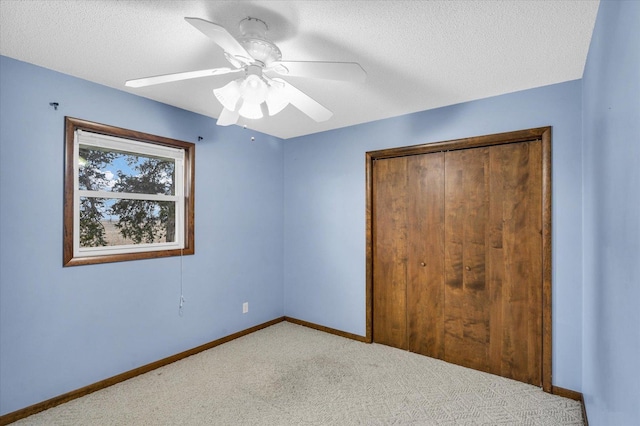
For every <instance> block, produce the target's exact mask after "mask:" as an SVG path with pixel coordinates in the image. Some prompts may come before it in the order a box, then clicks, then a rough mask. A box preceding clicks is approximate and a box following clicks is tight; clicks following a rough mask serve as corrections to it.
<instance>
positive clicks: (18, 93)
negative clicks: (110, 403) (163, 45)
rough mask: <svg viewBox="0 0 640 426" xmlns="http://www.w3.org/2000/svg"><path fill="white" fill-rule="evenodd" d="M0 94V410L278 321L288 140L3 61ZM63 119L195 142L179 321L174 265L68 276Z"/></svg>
mask: <svg viewBox="0 0 640 426" xmlns="http://www.w3.org/2000/svg"><path fill="white" fill-rule="evenodd" d="M0 93H1V96H0V111H1V114H0V327H1V328H0V347H1V348H2V350H1V352H0V414H6V413H7V412H11V411H14V410H17V409H20V408H23V407H25V406H28V405H31V404H34V403H37V402H41V401H43V400H46V399H48V398H51V397H54V396H57V395H60V394H62V393H65V392H68V391H71V390H74V389H77V388H80V387H83V386H85V385H88V384H91V383H94V382H96V381H99V380H102V379H105V378H107V377H111V376H114V375H116V374H119V373H122V372H124V371H127V370H130V369H133V368H135V367H138V366H140V365H144V364H148V363H150V362H153V361H156V360H158V359H161V358H164V357H167V356H170V355H174V354H176V353H179V352H181V351H184V350H186V349H191V348H193V347H195V346H198V345H200V344H203V343H206V342H209V341H212V340H215V339H217V338H220V337H223V336H227V335H229V334H231V333H234V332H236V331H239V330H244V329H246V328H249V327H251V326H253V325H256V324H260V323H263V322H265V321H268V320H271V319H273V318H277V317H280V316H282V315H283V312H284V311H283V289H282V281H283V277H282V264H283V237H282V236H283V207H282V205H283V189H282V180H283V142H282V141H281V140H280V139H277V138H273V137H270V136H266V135H262V134H255V133H253V132H251V131H249V130H242V129H241V128H239V127H236V126H233V127H231V128H221V127H218V126H216V125H215V120H213V119H210V118H207V117H204V116H200V115H197V114H193V113H190V112H186V111H184V110H180V109H176V108H173V107H169V106H167V105H163V104H160V103H156V102H152V101H150V100H147V99H144V98H141V97H137V96H133V95H130V94H127V93H125V92H122V91H118V90H113V89H110V88H106V87H103V86H99V85H96V84H93V83H89V82H87V81H83V80H79V79H76V78H73V77H70V76H66V75H62V74H59V73H55V72H52V71H49V70H45V69H43V68H38V67H35V66H32V65H29V64H26V63H23V62H18V61H15V60H13V59H10V58H7V57H0ZM53 101H55V102H59V103H60V107H59V109H58V111H54V109H53V108H52V107H50V106H49V102H53ZM65 115H67V116H71V117H78V118H83V119H87V120H91V121H96V122H100V123H105V124H110V125H114V126H118V127H124V128H128V129H132V130H137V131H142V132H147V133H152V134H156V135H160V136H165V137H170V138H175V139H180V140H185V141H191V142H196V211H195V217H196V228H195V229H196V239H195V248H196V254H195V255H193V256H185V257H184V259H183V265H182V269H183V286H184V296H185V299H186V304H185V306H184V314H183V316H182V317H181V316H179V315H178V302H179V297H180V274H181V272H180V271H181V259H180V258H178V257H174V258H164V259H150V260H142V261H135V262H122V263H113V264H103V265H92V266H78V267H71V268H63V267H62V194H63V151H64V140H63V137H64V116H65ZM198 136H202V137H203V138H204V139H203V140H202V141H200V142H197V137H198ZM250 136H255V137H256V141H255V142H250V140H249V139H250ZM245 301H248V302H249V308H250V309H249V313H248V314H245V315H243V314H242V303H243V302H245Z"/></svg>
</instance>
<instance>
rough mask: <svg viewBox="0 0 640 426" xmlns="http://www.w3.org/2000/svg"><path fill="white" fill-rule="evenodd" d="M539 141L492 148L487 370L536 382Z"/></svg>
mask: <svg viewBox="0 0 640 426" xmlns="http://www.w3.org/2000/svg"><path fill="white" fill-rule="evenodd" d="M540 164H541V143H540V141H535V142H529V143H518V144H508V145H500V146H495V147H492V149H491V209H490V212H491V213H490V219H489V223H490V225H489V226H490V229H491V237H490V239H491V248H490V257H489V259H490V260H489V269H490V274H489V277H490V278H489V286H490V287H491V296H492V297H491V299H492V300H491V302H492V310H491V339H490V340H491V347H490V351H491V365H492V369H491V371H492V372H493V373H495V374H500V375H502V376H505V377H510V378H513V379H515V380H520V381H523V382H527V383H531V384H535V385H540V384H541V380H542V378H541V357H540V353H541V351H542V286H541V283H542V239H541V233H542V214H541V212H542V192H541V185H540V182H541V179H542V176H541V172H542V169H541V166H540Z"/></svg>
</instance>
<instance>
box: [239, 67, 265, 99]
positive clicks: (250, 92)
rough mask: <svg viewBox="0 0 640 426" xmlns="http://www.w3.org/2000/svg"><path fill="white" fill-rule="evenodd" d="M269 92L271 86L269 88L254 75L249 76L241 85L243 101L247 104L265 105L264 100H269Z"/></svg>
mask: <svg viewBox="0 0 640 426" xmlns="http://www.w3.org/2000/svg"><path fill="white" fill-rule="evenodd" d="M268 91H269V86H267V83H266V82H265V81H264V80H263V79H261V78H260V77H258V76H257V75H254V74H251V75H249V76H247V78H245V79H244V81H243V82H242V84H241V85H240V93H241V94H242V99H244V101H245V102H250V103H252V104H261V103H263V102H264V100H265V99H267V92H268Z"/></svg>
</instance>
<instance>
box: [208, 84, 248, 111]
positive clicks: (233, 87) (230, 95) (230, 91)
mask: <svg viewBox="0 0 640 426" xmlns="http://www.w3.org/2000/svg"><path fill="white" fill-rule="evenodd" d="M240 82H242V79H239V80H234V81H232V82H231V83H228V84H227V85H225V86H223V87H220V88H219V89H213V94H214V95H215V96H216V98H217V99H218V101H219V102H220V103H221V104H222V105H223V106H224V107H225V108H226V109H228V110H229V111H235V110H236V106H237V105H238V101H239V100H240V96H241V93H242V92H241V91H240Z"/></svg>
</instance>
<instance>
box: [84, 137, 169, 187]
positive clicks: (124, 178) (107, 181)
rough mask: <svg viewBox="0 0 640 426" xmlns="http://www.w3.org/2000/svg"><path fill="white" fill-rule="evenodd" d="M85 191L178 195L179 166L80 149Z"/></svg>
mask: <svg viewBox="0 0 640 426" xmlns="http://www.w3.org/2000/svg"><path fill="white" fill-rule="evenodd" d="M79 155H80V158H79V161H78V183H79V188H80V189H81V190H89V191H111V192H130V193H135V194H164V195H175V162H174V160H173V159H171V158H160V157H150V156H145V155H141V154H133V153H130V152H122V151H108V150H104V149H101V148H97V147H93V146H89V145H80V148H79Z"/></svg>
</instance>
